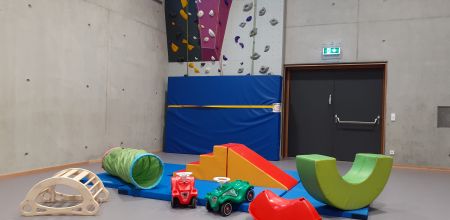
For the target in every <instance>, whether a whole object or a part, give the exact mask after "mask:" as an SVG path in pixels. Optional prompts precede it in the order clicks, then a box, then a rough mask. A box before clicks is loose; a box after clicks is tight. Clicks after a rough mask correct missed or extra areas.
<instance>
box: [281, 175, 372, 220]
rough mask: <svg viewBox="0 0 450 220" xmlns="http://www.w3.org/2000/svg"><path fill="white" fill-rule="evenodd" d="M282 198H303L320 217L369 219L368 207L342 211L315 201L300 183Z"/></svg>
mask: <svg viewBox="0 0 450 220" xmlns="http://www.w3.org/2000/svg"><path fill="white" fill-rule="evenodd" d="M282 197H283V198H285V199H297V198H300V197H303V198H305V199H307V200H308V201H309V202H310V203H311V204H312V205H313V206H314V208H316V210H317V212H319V213H320V214H321V215H327V216H334V217H345V218H354V219H367V218H368V217H369V207H365V208H362V209H356V210H350V211H343V210H340V209H336V208H333V207H331V206H328V205H326V204H324V203H322V202H319V201H317V200H316V199H314V198H313V197H312V196H311V195H310V194H309V193H308V192H307V191H306V189H305V187H304V186H303V184H302V183H298V184H297V185H296V186H294V188H292V189H291V190H289V191H288V192H286V193H285V194H284V195H283V196H282Z"/></svg>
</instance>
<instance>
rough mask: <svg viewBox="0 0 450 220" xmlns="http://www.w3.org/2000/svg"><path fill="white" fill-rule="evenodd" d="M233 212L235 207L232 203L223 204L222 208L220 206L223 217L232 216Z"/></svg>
mask: <svg viewBox="0 0 450 220" xmlns="http://www.w3.org/2000/svg"><path fill="white" fill-rule="evenodd" d="M232 212H233V206H232V205H231V203H230V202H225V203H224V204H222V206H220V214H221V215H222V216H229V215H231V213H232Z"/></svg>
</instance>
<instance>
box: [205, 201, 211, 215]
mask: <svg viewBox="0 0 450 220" xmlns="http://www.w3.org/2000/svg"><path fill="white" fill-rule="evenodd" d="M206 210H208V212H212V210H213V209H212V208H211V205H210V204H209V201H206Z"/></svg>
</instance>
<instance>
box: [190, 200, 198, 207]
mask: <svg viewBox="0 0 450 220" xmlns="http://www.w3.org/2000/svg"><path fill="white" fill-rule="evenodd" d="M189 207H190V208H191V209H195V208H197V198H192V199H191V204H190V205H189Z"/></svg>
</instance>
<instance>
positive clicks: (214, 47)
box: [197, 0, 231, 61]
mask: <svg viewBox="0 0 450 220" xmlns="http://www.w3.org/2000/svg"><path fill="white" fill-rule="evenodd" d="M230 6H231V0H203V1H197V9H198V13H200V14H201V15H203V16H199V19H198V21H199V29H200V38H201V51H202V53H201V54H202V61H215V60H218V59H219V58H220V54H221V51H222V43H223V36H224V34H225V29H226V27H227V20H228V13H229V12H230Z"/></svg>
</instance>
